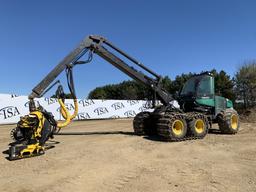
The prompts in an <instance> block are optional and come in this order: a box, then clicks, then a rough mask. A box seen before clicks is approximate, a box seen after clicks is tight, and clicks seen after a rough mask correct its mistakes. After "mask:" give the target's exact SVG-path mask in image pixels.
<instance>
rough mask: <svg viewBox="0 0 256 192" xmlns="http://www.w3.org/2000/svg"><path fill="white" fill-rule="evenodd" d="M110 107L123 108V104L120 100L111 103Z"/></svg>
mask: <svg viewBox="0 0 256 192" xmlns="http://www.w3.org/2000/svg"><path fill="white" fill-rule="evenodd" d="M111 107H112V108H114V109H115V110H118V109H122V108H124V107H125V106H124V104H123V103H121V102H116V103H113V104H112V105H111Z"/></svg>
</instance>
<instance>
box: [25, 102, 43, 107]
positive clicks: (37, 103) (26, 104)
mask: <svg viewBox="0 0 256 192" xmlns="http://www.w3.org/2000/svg"><path fill="white" fill-rule="evenodd" d="M35 104H36V106H40V103H39V101H35ZM24 107H29V101H28V102H26V103H25V104H24Z"/></svg>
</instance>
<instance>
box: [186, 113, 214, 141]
mask: <svg viewBox="0 0 256 192" xmlns="http://www.w3.org/2000/svg"><path fill="white" fill-rule="evenodd" d="M208 127H209V122H208V120H207V117H205V116H204V115H203V114H192V116H191V119H190V120H189V121H188V135H189V136H191V137H196V138H200V139H202V138H204V137H205V136H206V135H207V133H208Z"/></svg>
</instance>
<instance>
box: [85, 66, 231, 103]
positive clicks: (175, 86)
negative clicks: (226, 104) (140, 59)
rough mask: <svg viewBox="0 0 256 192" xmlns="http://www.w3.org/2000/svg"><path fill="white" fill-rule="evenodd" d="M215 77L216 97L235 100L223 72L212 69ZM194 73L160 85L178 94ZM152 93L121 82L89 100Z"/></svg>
mask: <svg viewBox="0 0 256 192" xmlns="http://www.w3.org/2000/svg"><path fill="white" fill-rule="evenodd" d="M211 72H212V73H213V75H214V77H215V89H216V93H217V95H220V96H223V97H227V98H229V99H231V100H233V101H234V100H235V95H234V93H233V85H234V83H233V81H232V79H231V78H230V76H229V75H227V74H226V72H225V71H220V72H219V73H218V72H217V71H216V70H215V69H213V70H212V71H211ZM193 75H195V74H194V73H187V74H185V73H183V74H181V75H177V76H176V78H175V79H174V80H173V81H171V79H170V78H169V77H168V76H165V77H163V79H162V85H163V88H164V89H166V90H167V91H168V92H169V93H170V94H175V93H176V92H179V91H180V90H181V88H182V87H183V85H184V83H185V82H186V81H187V80H188V79H189V78H191V77H192V76H193ZM152 96H153V92H152V90H151V89H150V88H148V87H147V86H145V85H143V84H141V83H138V82H136V81H133V80H132V81H123V82H122V83H119V84H114V85H106V86H103V87H98V88H96V89H94V90H92V91H91V92H90V93H89V96H88V98H89V99H152Z"/></svg>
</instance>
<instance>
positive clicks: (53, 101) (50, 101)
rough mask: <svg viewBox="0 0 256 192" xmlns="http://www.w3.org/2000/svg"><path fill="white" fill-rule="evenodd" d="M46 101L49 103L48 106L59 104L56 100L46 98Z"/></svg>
mask: <svg viewBox="0 0 256 192" xmlns="http://www.w3.org/2000/svg"><path fill="white" fill-rule="evenodd" d="M44 100H45V101H46V102H47V104H48V105H51V104H53V103H57V102H58V100H57V99H56V98H44Z"/></svg>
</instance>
